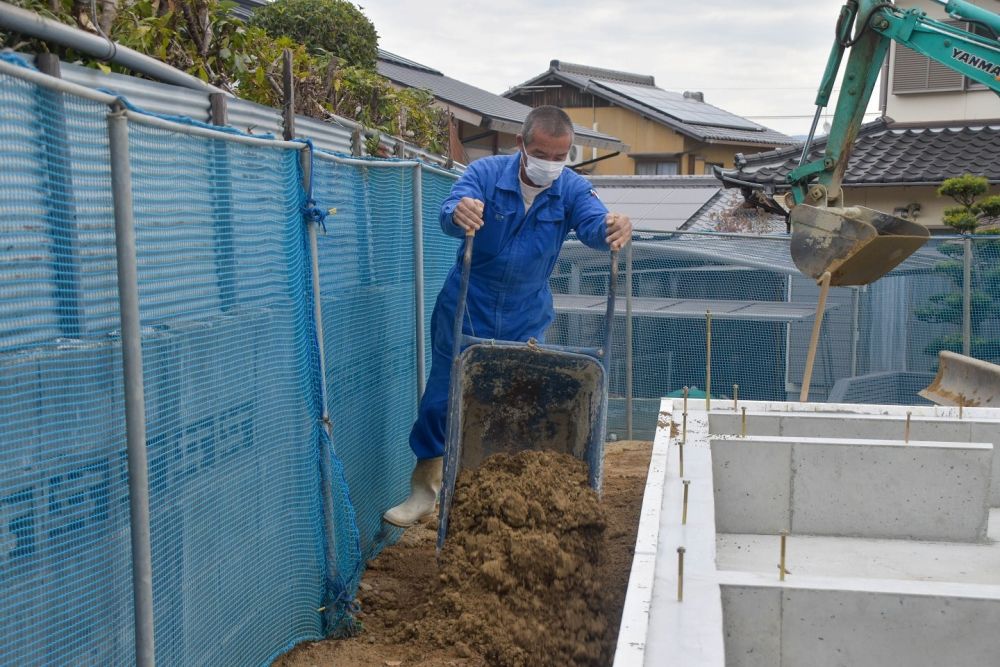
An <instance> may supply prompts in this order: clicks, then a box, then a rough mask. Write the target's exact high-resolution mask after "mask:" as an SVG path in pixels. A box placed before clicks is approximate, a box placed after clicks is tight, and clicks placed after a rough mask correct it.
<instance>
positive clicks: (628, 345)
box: [625, 241, 634, 440]
mask: <svg viewBox="0 0 1000 667" xmlns="http://www.w3.org/2000/svg"><path fill="white" fill-rule="evenodd" d="M633 368H634V365H633V360H632V241H629V242H628V245H626V246H625V433H626V437H627V438H628V439H629V440H631V439H632V407H633V402H632V394H633V386H632V371H633Z"/></svg>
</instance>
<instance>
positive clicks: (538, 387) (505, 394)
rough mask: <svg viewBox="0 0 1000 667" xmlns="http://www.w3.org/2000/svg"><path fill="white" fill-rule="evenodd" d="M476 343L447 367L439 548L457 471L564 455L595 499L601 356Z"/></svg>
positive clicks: (602, 418)
mask: <svg viewBox="0 0 1000 667" xmlns="http://www.w3.org/2000/svg"><path fill="white" fill-rule="evenodd" d="M466 340H467V341H473V344H471V345H470V346H469V347H467V348H465V350H463V351H462V353H461V354H460V355H459V356H458V358H457V359H456V360H455V362H454V363H453V365H452V373H451V387H450V391H449V394H448V433H447V439H446V443H445V461H444V481H443V487H442V497H441V508H440V519H441V520H440V523H439V526H438V548H439V549H440V548H441V547H442V546H443V545H444V538H445V537H446V535H447V527H448V515H449V513H450V509H451V501H452V499H453V496H454V490H455V482H456V480H457V478H458V473H459V471H460V470H463V469H466V468H469V469H475V468H478V467H479V466H480V465H481V464H482V462H483V461H484V460H486V459H487V458H488V457H490V456H492V455H494V454H499V453H505V454H516V453H517V452H520V451H524V450H549V451H555V452H562V453H564V454H569V455H571V456H575V457H576V458H578V459H581V460H583V461H585V462H586V463H587V467H588V476H587V478H588V482H589V484H590V487H591V488H592V489H594V490H595V491H597V492H598V493H600V491H601V485H602V482H603V477H604V436H605V428H606V416H607V409H608V392H607V381H608V379H607V371H606V369H605V367H604V363H603V362H602V359H601V357H602V352H601V351H600V350H598V349H590V348H573V347H563V346H556V345H543V344H540V343H537V342H534V341H529V342H527V343H518V342H511V341H493V340H483V339H476V338H471V337H466Z"/></svg>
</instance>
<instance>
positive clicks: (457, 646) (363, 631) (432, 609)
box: [274, 441, 652, 667]
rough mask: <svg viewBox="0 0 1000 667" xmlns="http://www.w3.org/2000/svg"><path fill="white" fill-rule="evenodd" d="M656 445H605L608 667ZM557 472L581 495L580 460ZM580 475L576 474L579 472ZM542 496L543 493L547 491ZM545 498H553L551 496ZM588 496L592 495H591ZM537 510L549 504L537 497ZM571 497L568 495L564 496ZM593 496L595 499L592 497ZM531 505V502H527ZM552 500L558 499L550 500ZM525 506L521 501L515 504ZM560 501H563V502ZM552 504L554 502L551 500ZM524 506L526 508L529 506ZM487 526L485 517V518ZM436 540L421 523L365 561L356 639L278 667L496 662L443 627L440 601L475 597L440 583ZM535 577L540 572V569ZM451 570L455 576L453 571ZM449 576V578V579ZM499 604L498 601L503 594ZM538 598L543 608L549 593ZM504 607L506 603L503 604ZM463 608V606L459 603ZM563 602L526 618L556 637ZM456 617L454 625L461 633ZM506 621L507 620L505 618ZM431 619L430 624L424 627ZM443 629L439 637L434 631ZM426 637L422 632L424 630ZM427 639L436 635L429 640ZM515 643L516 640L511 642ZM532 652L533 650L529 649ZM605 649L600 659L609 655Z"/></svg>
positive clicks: (508, 631)
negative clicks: (555, 620)
mask: <svg viewBox="0 0 1000 667" xmlns="http://www.w3.org/2000/svg"><path fill="white" fill-rule="evenodd" d="M651 449H652V443H651V442H639V441H625V442H614V443H608V444H607V445H606V449H605V459H604V493H603V498H602V500H601V504H602V506H603V509H604V513H605V516H606V519H607V528H606V529H605V531H604V533H605V539H604V545H605V547H606V548H605V551H604V554H603V556H602V560H601V565H600V568H599V569H598V571H597V574H596V576H595V579H596V581H598V582H600V586H601V588H602V589H603V594H598V595H600V598H599V599H602V600H603V601H604V605H605V606H604V608H603V615H604V616H605V617H606V619H607V627H606V629H605V633H604V636H603V637H602V638H601V641H602V646H605V647H608V649H607V659H606V660H605V659H603V658H602V659H601V660H600V661H598V662H599V663H601V664H604V665H609V664H611V660H612V658H613V655H612V654H611V651H612V648H613V647H614V645H615V642H616V640H617V637H618V626H619V625H620V620H621V609H622V602H623V601H624V599H625V590H626V587H627V584H628V577H629V568H630V567H631V564H632V555H633V548H634V545H635V533H636V527H637V525H638V521H639V513H640V509H641V507H642V493H643V489H644V481H645V479H646V473H647V470H648V467H649V455H650V451H651ZM548 470H549V471H550V473H549V474H550V477H551V473H553V472H554V473H556V475H555V476H556V478H557V479H555V480H554V481H553V480H552V479H549V480H548V481H547V482H545V483H546V484H548V485H549V486H551V485H552V484H562V483H563V482H564V479H563V478H565V477H566V476H567V475H579V476H580V477H579V478H578V479H579V480H580V482H581V484H580V485H576V484H574V486H573V492H579V490H580V487H581V486H582V479H583V477H582V474H583V473H582V468H581V467H580V464H579V463H578V462H576V461H571V462H568V463H567V464H566V465H563V463H562V462H560V463H559V464H557V465H556V464H554V465H552V466H550V467H549V468H548ZM574 471H575V472H574ZM543 491H545V490H544V489H543ZM545 495H551V494H548V493H547V492H546V493H545ZM585 495H590V492H589V491H586V493H585ZM535 496H536V497H535V498H534V500H536V501H537V502H538V503H539V505H540V506H542V507H544V506H545V504H546V502H548V501H542V500H540V497H541V496H540V495H539V494H535ZM565 497H567V498H568V497H570V496H565ZM591 497H592V496H591ZM524 498H527V499H530V496H524ZM553 500H554V499H553ZM515 502H520V501H515ZM561 502H562V501H560V503H561ZM548 504H549V505H554V504H555V503H554V502H548ZM527 506H528V505H527V503H526V504H525V507H527ZM487 520H488V517H487ZM455 535H456V532H455V526H454V524H452V532H451V536H450V537H449V539H448V543H447V544H446V548H447V549H451V548H452V543H453V541H454V539H453V538H454V537H455ZM436 536H437V521H430V522H428V523H422V524H418V525H416V526H413V527H412V528H408V529H407V530H406V532H405V533H403V536H402V538H401V539H400V540H399V542H397V543H396V544H394V545H393V546H391V547H389V548H387V549H386V550H385V551H383V552H382V553H381V554H380V555H379V556H378V557H377V558H375V559H374V560H372V561H370V562H369V563H368V566H367V569H366V570H365V576H364V580H363V581H362V583H361V588H360V590H359V591H358V602H359V603H360V605H361V610H362V611H361V612H360V613H359V614H358V616H357V621H358V623H359V630H360V632H359V634H358V635H357V636H355V637H351V638H348V639H336V640H333V639H331V640H326V641H318V642H304V643H302V644H300V645H299V646H297V647H296V648H295V649H294V650H292V651H290V652H289V653H287V654H285V655H283V656H281V657H279V658H278V659H277V660H276V661H275V663H274V667H327V666H329V665H333V666H335V667H387V666H395V665H399V666H401V667H491V666H492V665H493V664H495V663H494V661H492V660H487V659H486V657H485V650H486V648H488V647H487V646H486V642H483V643H481V644H479V645H478V646H473V645H472V644H470V639H469V638H468V637H465V636H463V634H462V633H461V631H460V630H456V633H457V634H455V635H452V636H447V635H446V634H445V632H446V631H447V627H445V626H444V625H443V617H444V611H443V608H442V605H443V604H444V603H443V602H442V600H443V599H445V597H447V596H448V593H449V591H457V592H459V593H462V592H466V593H468V592H473V594H477V593H475V591H473V589H472V587H471V586H469V587H466V588H462V587H461V586H462V584H453V583H448V584H447V585H446V584H444V583H443V582H441V579H440V577H441V574H442V570H441V569H439V568H438V563H437V561H436V559H435V555H434V541H435V538H436ZM546 558H547V559H549V560H551V557H550V556H549V555H548V552H546V553H542V552H539V554H538V558H537V559H536V560H539V561H540V560H543V559H546ZM468 568H469V569H468V570H467V571H461V575H462V578H463V579H466V578H470V576H471V575H473V574H474V573H475V572H477V571H478V570H477V568H475V567H472V566H468ZM536 571H537V570H536ZM449 572H451V570H449ZM449 576H451V575H449ZM491 595H495V596H496V597H497V598H501V596H500V595H498V594H495V593H493V594H491ZM577 597H578V596H577V594H576V593H571V594H570V596H568V598H567V599H566V602H568V601H569V599H576V598H577ZM538 599H539V603H540V604H541V603H542V602H543V601H544V595H543V596H542V597H541V598H538ZM499 603H500V604H501V605H503V604H505V601H504V599H500V600H499ZM461 606H462V607H463V608H465V606H464V604H463V605H461ZM562 606H563V600H557V602H556V610H555V612H549V611H546V612H545V613H543V614H541V615H540V616H539V615H536V614H534V613H532V614H528V615H526V616H525V618H532V619H538V618H542V619H545V620H544V622H545V623H546V625H547V627H550V628H552V632H553V633H555V632H556V631H557V630H558V628H557V627H556V626H555V625H551V624H550V623H549V617H550V616H553V615H555V616H556V617H557V616H558V614H559V609H560V608H561V607H562ZM468 613H470V614H477V613H490V614H493V616H491V617H490V618H487V619H485V621H484V622H489V621H490V620H491V619H492V622H493V624H494V625H496V626H497V631H498V632H497V636H498V637H501V639H502V636H504V635H506V636H512V635H513V627H514V626H513V625H512V624H510V623H509V622H501V621H500V619H499V618H498V617H497V616H496V615H495V613H494V612H493V611H489V612H477V611H472V610H470V611H468ZM460 618H461V617H460V616H456V617H455V619H454V620H455V625H453V626H452V627H456V628H457V627H460V626H459V625H458V619H460ZM508 618H509V616H508ZM425 621H426V623H427V626H423V625H422V624H423V623H424V622H425ZM435 627H436V628H438V631H437V632H434V628H435ZM421 631H424V632H421ZM428 633H430V634H431V635H433V636H432V637H427V634H428ZM510 641H513V639H511V640H510ZM529 646H530V645H529ZM604 652H605V651H604V649H603V648H602V655H603V654H604ZM581 662H583V664H594V661H592V660H590V658H588V657H587V656H584V657H583V659H582V660H581ZM537 664H540V665H546V664H561V665H567V666H568V665H573V664H574V660H563V661H562V662H561V663H560V662H559V660H557V659H555V658H552V659H550V658H549V657H548V656H546V657H545V658H543V659H542V660H541V661H539V662H538V663H537Z"/></svg>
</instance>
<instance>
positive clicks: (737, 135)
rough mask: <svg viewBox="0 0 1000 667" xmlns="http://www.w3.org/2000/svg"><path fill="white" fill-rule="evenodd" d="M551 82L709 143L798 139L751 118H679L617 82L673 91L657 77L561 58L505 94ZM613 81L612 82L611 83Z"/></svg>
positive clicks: (701, 105)
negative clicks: (733, 122)
mask: <svg viewBox="0 0 1000 667" xmlns="http://www.w3.org/2000/svg"><path fill="white" fill-rule="evenodd" d="M549 81H558V82H561V83H567V84H569V85H571V86H575V87H576V88H578V89H580V90H586V91H588V92H590V93H592V94H594V95H596V96H598V97H600V98H603V99H605V100H607V101H609V102H612V103H614V104H615V105H616V106H619V107H622V108H624V109H630V110H632V111H635V112H636V113H639V114H642V115H644V116H647V117H648V118H650V119H652V120H654V121H656V122H658V123H661V124H662V125H665V126H667V127H669V128H671V129H673V130H674V131H676V132H678V133H680V134H683V135H685V136H689V137H692V138H694V139H697V140H698V141H703V142H705V143H740V144H745V145H748V146H775V145H779V146H780V145H788V144H794V143H795V141H796V140H795V139H793V138H792V137H789V136H788V135H786V134H782V133H781V132H778V131H777V130H772V129H770V128H768V127H764V126H763V125H759V124H757V123H753V122H750V121H747V120H746V119H741V120H743V121H744V123H742V125H745V126H746V127H745V128H735V127H730V126H727V125H726V124H725V123H723V124H712V123H707V122H705V123H701V122H699V123H693V122H689V121H688V120H687V119H682V118H679V117H677V115H675V114H672V113H671V111H670V110H669V109H664V108H656V107H654V106H650V105H649V104H643V103H641V102H639V101H637V100H636V99H635V98H634V97H629V96H627V95H624V94H622V92H621V87H620V86H618V85H617V84H627V85H628V86H629V87H632V88H637V87H642V86H644V87H646V88H648V89H649V91H650V92H653V91H657V92H658V93H659V94H661V95H663V94H666V95H670V94H671V93H669V92H668V91H664V90H663V89H662V88H657V87H656V86H654V85H653V84H652V82H653V77H651V76H649V77H646V76H643V75H639V74H630V73H628V72H617V71H615V70H607V69H602V68H599V67H589V66H585V65H575V64H572V63H564V62H561V61H559V60H553V61H552V62H551V63H550V67H549V70H548V71H547V72H544V73H543V74H539V75H538V76H536V77H534V78H532V79H529V80H528V81H525V82H524V83H522V84H521V85H519V86H515V87H514V88H511V89H510V90H508V91H507V92H505V93H504V95H505V96H508V97H510V96H513V95H516V94H518V93H519V92H520V89H522V88H528V87H531V86H534V85H538V84H542V83H546V82H549ZM609 83H610V84H611V85H607V84H609ZM674 95H676V96H677V97H681V98H684V97H685V96H682V95H680V94H679V93H674ZM685 101H686V104H689V105H691V108H692V109H693V110H698V109H703V110H704V111H705V112H708V113H710V114H712V115H718V114H720V113H722V114H728V112H725V111H723V110H722V109H719V108H718V107H715V106H713V105H711V104H706V103H705V102H703V101H700V100H696V99H691V98H686V100H685Z"/></svg>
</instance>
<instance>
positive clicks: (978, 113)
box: [885, 0, 1000, 123]
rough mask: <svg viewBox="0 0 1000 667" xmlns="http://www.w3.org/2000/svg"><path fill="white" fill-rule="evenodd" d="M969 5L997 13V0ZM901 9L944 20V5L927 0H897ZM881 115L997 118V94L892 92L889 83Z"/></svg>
mask: <svg viewBox="0 0 1000 667" xmlns="http://www.w3.org/2000/svg"><path fill="white" fill-rule="evenodd" d="M972 2H973V4H975V5H978V6H980V7H984V8H986V9H989V10H990V11H993V12H996V13H998V14H1000V0H972ZM897 5H898V6H899V7H901V8H911V7H913V8H918V9H922V10H924V11H925V12H927V15H928V16H930V17H931V18H936V19H946V18H948V16H947V15H946V14H945V12H944V8H943V7H942V6H941V5H939V4H937V3H936V2H932V1H931V0H900V1H899V2H897ZM895 49H896V44H893V45H892V47H891V50H890V56H889V69H890V71H889V77H890V78H889V80H890V82H891V81H892V75H893V72H892V62H893V61H892V52H894V50H895ZM885 114H886V115H887V116H889V117H890V118H892V119H893V120H895V121H897V122H900V123H913V122H923V121H938V120H944V121H971V120H985V119H990V120H995V119H1000V96H998V95H997V94H996V93H994V92H993V91H991V90H970V91H966V92H952V93H910V94H906V95H893V94H892V85H891V83H890V85H889V92H888V98H887V100H886V110H885Z"/></svg>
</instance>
